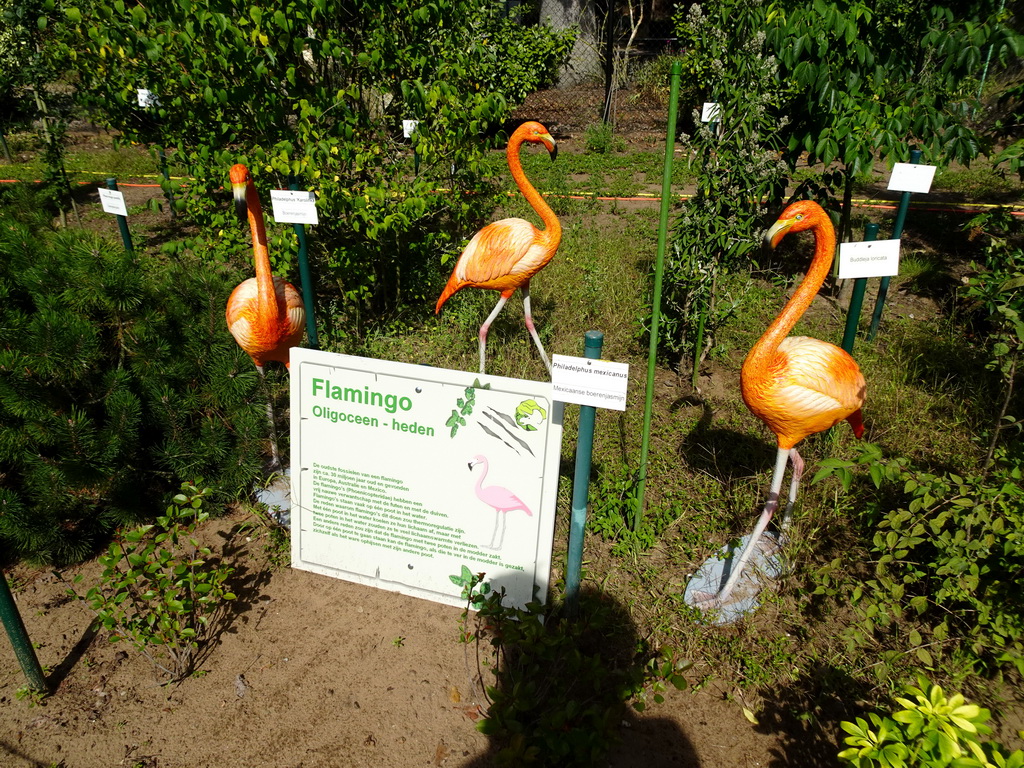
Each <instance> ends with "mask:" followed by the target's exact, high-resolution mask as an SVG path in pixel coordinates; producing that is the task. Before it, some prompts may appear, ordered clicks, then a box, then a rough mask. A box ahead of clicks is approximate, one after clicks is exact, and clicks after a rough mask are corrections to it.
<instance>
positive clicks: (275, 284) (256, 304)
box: [225, 163, 306, 468]
mask: <svg viewBox="0 0 1024 768" xmlns="http://www.w3.org/2000/svg"><path fill="white" fill-rule="evenodd" d="M230 178H231V191H232V193H233V195H234V200H235V211H236V212H237V213H238V216H239V218H241V219H245V218H248V220H249V230H250V231H251V232H252V252H253V261H254V262H255V266H256V277H250V278H249V279H248V280H244V281H242V282H241V283H239V284H238V286H237V287H236V288H235V290H233V291H232V292H231V296H230V297H229V298H228V306H227V311H226V313H225V316H226V318H227V323H228V330H229V331H231V335H232V336H234V337H235V341H237V342H238V346H240V347H241V348H242V349H244V350H245V352H246V353H247V354H248V355H249V357H251V358H252V362H253V364H254V365H255V366H256V370H257V371H258V372H259V374H260V379H261V380H262V379H263V378H264V373H263V366H264V365H265V364H266V363H267V362H268V361H270V360H276V361H278V362H282V363H284V364H285V367H288V350H289V349H290V348H291V347H294V346H297V345H298V344H299V342H300V341H302V333H303V330H304V329H305V323H306V310H305V307H303V305H302V297H301V296H300V295H299V292H298V291H297V290H296V289H295V286H294V285H292V284H291V283H289V282H286V281H285V280H283V279H282V278H280V277H275V276H274V275H273V274H272V273H271V271H270V254H269V251H268V250H267V230H266V226H265V224H264V221H263V208H262V207H261V206H260V198H259V195H258V194H257V192H256V185H255V184H253V181H252V174H251V173H249V169H248V168H246V167H245V166H244V165H242V164H241V163H238V164H237V165H233V166H232V167H231V171H230ZM267 418H268V419H270V430H271V451H272V455H273V466H274V468H277V467H280V464H281V460H280V457H279V455H278V450H277V432H276V430H275V428H274V407H273V404H272V403H271V401H270V397H269V395H268V397H267Z"/></svg>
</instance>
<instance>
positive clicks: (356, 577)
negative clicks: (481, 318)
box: [291, 348, 562, 607]
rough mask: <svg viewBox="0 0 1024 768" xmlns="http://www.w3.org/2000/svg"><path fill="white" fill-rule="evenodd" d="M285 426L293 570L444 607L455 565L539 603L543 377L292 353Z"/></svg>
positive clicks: (545, 430)
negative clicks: (288, 439) (537, 379)
mask: <svg viewBox="0 0 1024 768" xmlns="http://www.w3.org/2000/svg"><path fill="white" fill-rule="evenodd" d="M291 427H292V455H291V458H292V473H291V478H292V497H291V498H292V509H291V512H292V523H291V525H292V565H293V566H294V567H296V568H301V569H303V570H309V571H313V572H316V573H321V574H325V575H328V576H333V577H336V578H340V579H346V580H348V581H354V582H357V583H360V584H367V585H371V586H375V587H379V588H381V589H387V590H391V591H394V592H400V593H402V594H406V595H413V596H416V597H421V598H425V599H428V600H435V601H437V602H440V603H446V604H448V605H455V606H464V605H465V603H466V601H465V598H463V596H462V590H463V583H462V581H461V579H462V576H463V574H465V573H472V574H479V573H484V574H486V576H485V581H486V582H487V583H488V584H489V585H490V588H491V589H493V590H500V589H502V588H504V589H505V592H506V594H507V596H508V597H507V602H508V603H509V604H511V605H516V606H518V607H524V606H525V605H526V603H528V602H529V601H530V600H532V599H534V595H535V594H536V597H537V599H540V600H544V599H545V598H546V596H547V589H548V580H549V578H550V570H551V542H552V537H553V535H554V516H555V500H556V491H557V485H558V466H559V458H560V443H561V433H562V406H561V404H560V403H556V402H555V401H554V399H553V398H552V395H551V384H549V383H547V382H535V381H522V380H518V379H508V378H504V377H500V376H486V375H477V374H472V373H467V372H464V371H450V370H446V369H442V368H431V367H429V366H421V365H409V364H406V363H396V362H392V361H389V360H369V359H366V358H361V357H352V356H348V355H338V354H333V353H329V352H321V351H317V350H309V349H300V348H294V349H292V351H291ZM465 569H468V571H467V570H465Z"/></svg>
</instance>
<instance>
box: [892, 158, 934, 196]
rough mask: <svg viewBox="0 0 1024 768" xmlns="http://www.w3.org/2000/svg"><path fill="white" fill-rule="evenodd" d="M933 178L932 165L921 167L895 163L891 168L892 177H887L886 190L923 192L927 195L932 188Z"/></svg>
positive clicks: (913, 164) (918, 164)
mask: <svg viewBox="0 0 1024 768" xmlns="http://www.w3.org/2000/svg"><path fill="white" fill-rule="evenodd" d="M934 178H935V166H934V165H921V164H920V163H896V164H895V165H894V166H893V167H892V175H891V176H890V177H889V186H888V189H892V190H895V191H896V192H924V193H928V192H929V191H931V188H932V180H933V179H934Z"/></svg>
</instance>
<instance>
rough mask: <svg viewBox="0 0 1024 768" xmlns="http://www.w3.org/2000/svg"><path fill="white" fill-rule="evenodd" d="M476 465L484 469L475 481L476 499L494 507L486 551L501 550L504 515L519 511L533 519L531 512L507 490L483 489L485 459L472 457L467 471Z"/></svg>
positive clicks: (496, 486)
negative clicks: (492, 523) (492, 527)
mask: <svg viewBox="0 0 1024 768" xmlns="http://www.w3.org/2000/svg"><path fill="white" fill-rule="evenodd" d="M477 464H483V465H484V469H483V471H482V472H481V473H480V476H479V477H478V478H477V480H476V497H477V498H478V499H480V501H482V502H483V503H484V504H486V505H487V506H489V507H494V533H492V534H491V544H490V546H489V547H488V549H501V544H502V542H503V541H504V540H505V520H506V518H505V515H506V514H507V513H509V512H513V511H515V510H517V509H521V510H523V512H525V513H526V514H527V515H529V516H530V517H533V512H531V511H530V508H529V507H527V506H526V504H525V502H523V500H522V499H520V498H519V497H518V496H516V495H515V494H514V493H512V491H510V490H509V489H508V488H502V487H501V486H500V485H488V486H487V487H486V488H485V487H484V478H485V477H487V469H488V464H487V457H486V456H479V455H478V456H474V457H473V460H472V461H470V462H469V471H470V472H472V471H473V467H475V466H476V465H477ZM499 523H500V524H501V534H500V535H499V533H498V526H499ZM495 541H497V543H495Z"/></svg>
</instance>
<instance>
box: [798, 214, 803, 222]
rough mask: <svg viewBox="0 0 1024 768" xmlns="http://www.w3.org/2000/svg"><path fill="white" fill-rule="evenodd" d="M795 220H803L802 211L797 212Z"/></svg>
mask: <svg viewBox="0 0 1024 768" xmlns="http://www.w3.org/2000/svg"><path fill="white" fill-rule="evenodd" d="M796 220H797V221H803V220H804V215H803V214H802V213H798V214H797V215H796Z"/></svg>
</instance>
